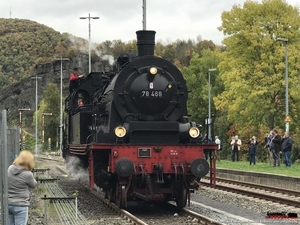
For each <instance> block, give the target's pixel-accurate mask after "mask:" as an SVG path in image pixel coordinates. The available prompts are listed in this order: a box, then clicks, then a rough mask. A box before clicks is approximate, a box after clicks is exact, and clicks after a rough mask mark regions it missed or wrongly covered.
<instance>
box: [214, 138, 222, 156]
mask: <svg viewBox="0 0 300 225" xmlns="http://www.w3.org/2000/svg"><path fill="white" fill-rule="evenodd" d="M215 143H216V144H217V145H218V150H215V155H216V158H217V160H218V161H219V162H220V152H219V151H221V140H220V139H219V137H218V136H215Z"/></svg>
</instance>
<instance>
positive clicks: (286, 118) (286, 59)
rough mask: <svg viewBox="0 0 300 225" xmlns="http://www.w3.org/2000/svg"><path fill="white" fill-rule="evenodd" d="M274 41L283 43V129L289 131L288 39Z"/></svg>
mask: <svg viewBox="0 0 300 225" xmlns="http://www.w3.org/2000/svg"><path fill="white" fill-rule="evenodd" d="M276 41H282V42H283V43H285V122H286V124H285V131H287V132H289V122H290V117H289V75H288V70H289V69H288V41H289V40H288V39H287V38H281V37H279V38H276Z"/></svg>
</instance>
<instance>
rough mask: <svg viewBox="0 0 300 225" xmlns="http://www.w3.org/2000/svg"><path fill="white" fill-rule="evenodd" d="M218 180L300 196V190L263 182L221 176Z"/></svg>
mask: <svg viewBox="0 0 300 225" xmlns="http://www.w3.org/2000/svg"><path fill="white" fill-rule="evenodd" d="M205 179H207V178H205ZM217 181H221V182H225V183H229V184H237V185H241V186H246V187H251V188H256V189H261V190H267V191H272V192H278V193H283V194H288V195H293V196H300V191H296V190H291V189H282V188H278V187H272V186H267V185H263V184H255V183H249V182H244V181H238V180H232V179H226V178H220V177H217Z"/></svg>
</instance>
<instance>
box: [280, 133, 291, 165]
mask: <svg viewBox="0 0 300 225" xmlns="http://www.w3.org/2000/svg"><path fill="white" fill-rule="evenodd" d="M292 145H293V140H292V138H291V137H290V133H289V132H287V131H286V132H285V133H284V136H283V138H282V144H281V149H282V151H283V155H284V162H285V165H286V166H287V167H290V166H291V151H292Z"/></svg>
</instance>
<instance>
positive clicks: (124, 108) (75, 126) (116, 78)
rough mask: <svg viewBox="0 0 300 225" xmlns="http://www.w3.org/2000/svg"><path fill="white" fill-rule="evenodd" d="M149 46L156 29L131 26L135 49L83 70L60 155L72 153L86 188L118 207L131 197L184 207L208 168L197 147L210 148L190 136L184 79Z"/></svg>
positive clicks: (193, 131)
mask: <svg viewBox="0 0 300 225" xmlns="http://www.w3.org/2000/svg"><path fill="white" fill-rule="evenodd" d="M154 46H155V31H145V30H143V31H137V47H138V53H137V54H134V53H124V54H121V55H120V56H119V57H118V58H117V60H116V61H115V64H114V70H113V71H112V72H110V73H90V74H89V75H88V76H87V77H86V79H85V80H84V82H82V83H81V85H80V86H78V87H77V88H76V89H75V90H74V92H73V93H71V94H70V96H69V97H68V98H67V100H66V112H67V119H66V126H65V131H66V132H65V144H64V145H63V147H64V149H63V151H64V157H67V156H68V155H76V156H77V157H79V158H80V160H81V162H82V165H83V166H84V167H86V168H88V170H89V184H90V186H91V187H93V186H94V184H96V185H97V186H99V187H101V188H102V189H103V191H105V192H106V196H107V198H109V199H111V200H115V201H116V202H117V203H118V205H119V206H120V207H122V208H123V207H126V206H127V201H128V200H133V201H135V200H137V199H139V200H145V201H169V200H175V201H176V203H177V206H178V207H179V208H182V207H184V206H185V205H186V202H187V199H190V190H191V188H195V187H196V186H197V184H196V182H194V179H196V178H200V177H202V176H205V175H206V174H207V172H208V170H209V166H208V163H207V162H206V160H204V159H203V151H204V149H205V150H215V149H216V145H213V144H212V145H211V144H204V145H202V144H199V143H198V142H197V141H196V140H197V138H198V137H199V135H200V131H199V129H198V127H197V126H196V123H194V122H189V121H188V114H187V106H186V103H187V98H188V91H187V87H186V82H185V80H184V78H183V76H182V74H181V72H180V71H179V70H178V68H177V67H176V66H174V65H173V64H172V63H171V62H169V61H167V60H165V59H162V58H159V57H155V56H154ZM79 100H80V101H83V102H84V105H80V104H78V102H79Z"/></svg>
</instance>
